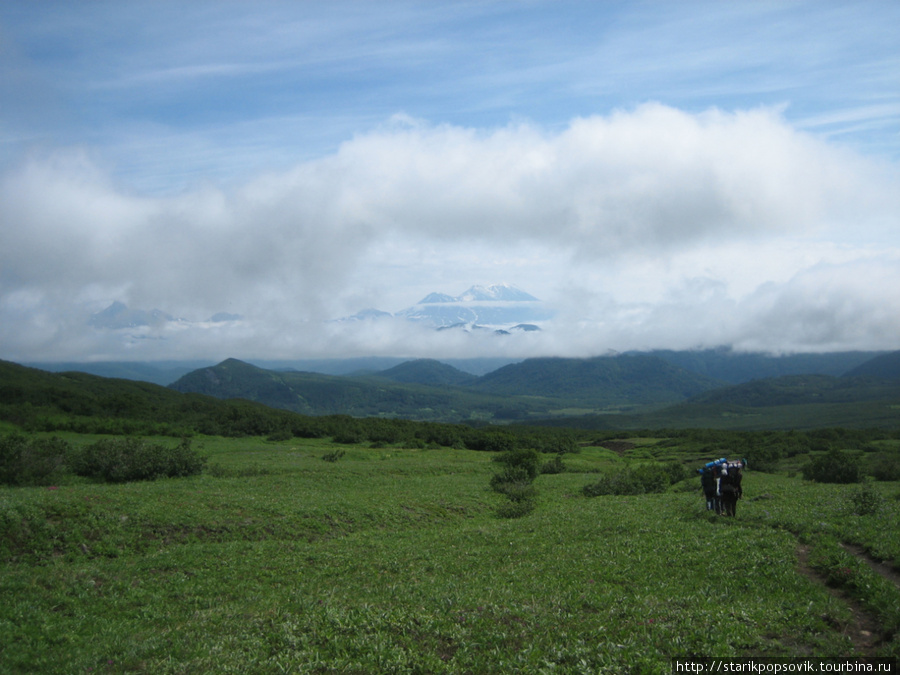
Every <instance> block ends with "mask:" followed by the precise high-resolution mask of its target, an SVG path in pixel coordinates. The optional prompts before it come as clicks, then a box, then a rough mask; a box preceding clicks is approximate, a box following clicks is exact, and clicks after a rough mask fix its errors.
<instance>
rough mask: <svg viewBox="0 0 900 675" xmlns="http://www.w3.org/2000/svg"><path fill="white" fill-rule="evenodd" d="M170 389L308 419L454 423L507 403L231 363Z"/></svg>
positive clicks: (442, 389)
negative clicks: (338, 417)
mask: <svg viewBox="0 0 900 675" xmlns="http://www.w3.org/2000/svg"><path fill="white" fill-rule="evenodd" d="M448 368H449V366H448ZM392 370H394V369H392ZM389 372H390V371H389ZM395 372H396V371H395ZM402 372H403V371H401V376H402ZM407 374H409V371H407ZM170 386H171V388H172V389H175V390H177V391H182V392H196V393H201V394H207V395H210V396H215V397H216V398H223V399H227V398H244V399H248V400H251V401H258V402H260V403H265V404H266V405H269V406H272V407H275V408H282V409H284V410H291V411H294V412H299V413H303V414H307V415H334V414H345V415H353V416H358V417H366V416H389V417H401V418H405V419H417V420H440V421H453V422H456V421H464V420H468V419H473V418H474V419H490V418H492V417H495V416H497V415H499V416H501V417H502V416H503V415H504V414H505V413H504V411H505V409H506V408H507V407H508V405H509V402H508V401H507V399H506V397H501V396H495V395H490V394H483V393H478V392H471V391H466V390H463V389H457V388H452V387H447V386H428V385H423V384H416V383H407V382H395V381H390V380H389V379H388V378H385V377H380V376H377V375H376V376H359V377H346V376H337V375H321V374H319V373H300V372H277V371H272V370H265V369H262V368H257V367H256V366H253V365H250V364H248V363H244V362H242V361H238V360H236V359H228V360H226V361H223V362H222V363H220V364H218V365H216V366H212V367H210V368H202V369H200V370H196V371H194V372H192V373H189V374H187V375H185V376H184V377H182V378H180V379H179V380H178V381H176V382H174V383H173V384H172V385H170ZM547 410H548V409H547V407H546V405H543V406H542V405H539V404H536V403H532V402H525V403H522V407H521V410H519V408H517V411H518V412H519V414H521V415H527V414H528V413H529V412H535V413H537V412H543V413H545V414H546V412H547Z"/></svg>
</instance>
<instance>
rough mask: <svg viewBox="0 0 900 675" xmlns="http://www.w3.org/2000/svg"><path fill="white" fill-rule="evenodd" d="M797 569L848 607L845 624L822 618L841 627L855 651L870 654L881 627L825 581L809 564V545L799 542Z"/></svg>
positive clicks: (831, 618) (855, 602)
mask: <svg viewBox="0 0 900 675" xmlns="http://www.w3.org/2000/svg"><path fill="white" fill-rule="evenodd" d="M797 571H798V572H800V574H802V575H803V576H805V577H807V578H808V579H811V580H812V581H814V582H816V583H818V584H821V585H823V586H825V588H826V589H827V590H828V592H829V593H831V594H832V595H833V596H835V597H836V598H840V600H841V601H843V602H844V603H845V604H846V605H847V607H848V608H849V609H850V614H851V617H852V619H851V621H850V623H848V624H847V625H846V626H841V625H840V624H839V623H838V622H837V621H836V620H835V619H834V618H833V617H822V618H823V620H824V621H825V622H826V623H828V624H830V625H831V626H833V627H834V628H839V629H841V633H843V634H844V635H846V636H847V637H849V638H850V641H851V642H852V643H853V646H854V648H855V649H856V651H857V652H859V653H860V654H862V655H864V656H872V655H874V652H875V647H876V646H877V645H878V643H879V642H880V641H881V638H880V636H881V628H880V626H879V625H878V622H877V621H876V620H875V619H874V618H873V617H872V616H871V615H869V614H868V613H867V612H866V610H865V609H864V608H863V606H862V605H861V604H860V603H859V602H857V601H856V600H855V599H854V598H852V597H850V596H849V595H847V594H846V593H844V592H843V591H841V590H840V589H838V588H833V587H831V586H828V585H827V584H826V583H825V579H823V578H822V576H821V575H819V573H818V572H816V571H815V570H814V569H813V568H812V567H810V565H809V546H806V545H803V544H801V545H800V546H798V547H797Z"/></svg>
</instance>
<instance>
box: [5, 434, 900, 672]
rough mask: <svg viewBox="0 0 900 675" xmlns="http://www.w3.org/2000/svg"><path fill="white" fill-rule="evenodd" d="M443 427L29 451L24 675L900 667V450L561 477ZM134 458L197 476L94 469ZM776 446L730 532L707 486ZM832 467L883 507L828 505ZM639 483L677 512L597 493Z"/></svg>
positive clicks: (592, 458) (632, 455)
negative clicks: (795, 659) (889, 662)
mask: <svg viewBox="0 0 900 675" xmlns="http://www.w3.org/2000/svg"><path fill="white" fill-rule="evenodd" d="M362 428H365V425H362ZM374 428H376V427H373V429H374ZM428 428H429V427H428V426H427V425H426V426H423V427H422V429H417V430H420V431H422V432H423V434H422V436H416V435H413V436H409V437H407V438H405V439H403V440H398V441H395V442H389V441H387V440H383V439H382V440H372V437H371V436H370V435H369V432H366V437H365V439H363V440H360V441H359V442H357V443H337V442H335V440H334V438H329V437H315V438H305V437H292V438H290V439H288V440H267V439H266V438H265V437H261V436H256V437H254V436H247V437H242V438H226V437H221V436H206V435H201V434H194V435H193V437H192V438H191V439H190V442H189V443H188V442H187V441H184V440H178V439H171V438H165V437H151V438H124V437H110V436H105V435H91V434H75V433H72V432H58V433H57V434H56V435H55V436H54V435H52V434H47V433H35V434H31V435H28V436H24V435H22V434H20V433H17V432H14V430H13V429H12V428H11V427H8V431H9V432H10V433H7V434H6V435H5V436H4V437H3V441H2V448H3V472H4V473H3V476H4V480H5V482H6V483H7V486H6V487H2V488H0V557H2V560H3V568H2V572H0V593H2V597H3V603H0V633H2V635H3V636H4V639H3V641H2V643H0V671H2V672H10V673H34V672H40V673H50V674H52V673H76V672H121V673H128V672H153V673H185V672H216V673H238V672H240V673H244V672H254V673H281V672H294V673H329V672H334V673H349V672H360V673H361V672H365V673H382V672H422V673H466V672H497V673H504V672H508V673H515V672H535V673H541V672H548V673H549V672H564V673H581V672H591V673H593V672H622V673H629V672H632V673H665V672H669V669H670V661H669V659H670V658H671V657H673V656H740V655H754V656H760V655H770V656H774V655H778V656H785V655H794V656H808V655H815V656H822V657H825V656H851V655H868V656H893V657H896V656H898V655H900V632H898V631H900V589H898V587H897V584H896V581H892V580H891V578H890V576H882V575H881V574H879V573H878V571H877V569H876V568H874V567H873V566H872V564H871V563H872V561H873V560H877V561H886V563H887V567H888V569H896V567H897V566H900V528H898V525H897V523H898V522H900V499H898V498H900V483H898V482H896V480H893V481H884V480H874V479H873V478H872V477H871V475H870V474H872V473H874V472H875V471H876V470H877V471H882V470H883V469H884V467H885V466H887V465H895V464H896V463H897V462H898V461H900V438H898V435H897V434H896V433H891V432H884V431H868V432H862V431H857V432H852V433H851V432H844V431H841V430H830V431H828V432H827V433H822V434H814V435H812V436H810V435H808V434H797V433H789V432H785V433H779V434H773V433H771V432H767V433H744V434H736V433H732V432H706V431H693V432H671V433H660V432H646V433H644V434H642V435H640V436H623V435H622V434H608V435H603V434H597V433H593V434H590V435H587V436H584V437H580V436H577V435H576V436H572V435H571V434H565V435H563V436H562V437H561V439H560V442H562V443H563V444H567V445H568V447H569V449H570V452H566V453H562V454H561V453H560V452H559V443H555V444H554V443H547V444H546V447H547V448H548V451H547V452H541V451H539V450H537V449H536V446H541V445H542V444H543V441H541V440H540V439H544V441H546V439H547V434H548V433H550V432H547V431H544V430H531V432H528V433H526V431H525V430H519V431H512V430H503V431H498V430H483V431H479V432H478V433H477V434H475V435H473V436H471V437H470V436H467V434H468V433H469V431H467V430H465V429H460V430H459V434H460V437H456V436H453V435H452V434H450V435H448V436H447V437H446V438H445V439H444V440H446V441H447V443H446V444H441V443H440V442H439V441H438V440H436V439H434V438H430V437H429V436H428V434H427V433H426V432H425V430H427V429H428ZM472 431H473V433H474V431H477V430H472ZM426 438H427V440H426ZM415 439H420V440H422V443H415V442H412V441H414V440H415ZM461 439H462V442H460V440H461ZM467 442H468V443H470V444H471V446H472V447H468V445H467ZM454 446H456V447H454ZM127 448H133V449H136V450H134V452H133V453H132V454H133V455H135V456H141V457H145V459H144V465H151V466H157V467H158V466H163V465H165V462H164V461H163V459H164V458H170V463H171V464H172V465H173V466H179V467H185V466H186V467H189V470H184V471H175V472H172V473H170V472H168V471H166V470H162V469H158V468H157V469H153V470H150V471H145V472H142V473H141V474H140V475H137V474H134V475H132V474H128V473H127V472H125V474H124V475H123V473H122V472H120V471H106V470H91V471H87V470H83V468H79V467H84V466H86V465H91V463H90V462H87V461H86V460H85V458H86V457H95V458H100V459H103V458H108V457H110V456H112V457H114V458H117V461H118V462H119V463H121V462H124V460H123V459H122V456H123V455H125V454H127V452H126V449H127ZM731 448H734V450H733V451H732V450H731ZM756 448H764V449H765V452H763V453H761V454H760V457H765V458H766V461H761V466H762V467H763V468H765V469H766V471H753V464H752V462H751V464H750V469H749V470H748V472H747V474H746V476H745V479H744V488H745V493H746V497H745V499H744V500H743V501H742V503H741V505H740V508H739V511H738V516H737V518H733V519H732V518H722V517H716V516H713V515H710V513H709V512H707V511H706V510H705V505H704V500H703V499H702V496H701V494H700V492H699V481H698V479H697V478H696V474H695V473H692V472H693V470H694V469H695V468H696V467H698V466H700V465H701V464H702V463H703V462H705V461H706V460H707V459H709V458H715V457H719V456H722V455H729V456H734V457H737V456H739V455H742V454H748V455H749V454H752V453H751V451H753V450H754V449H756ZM834 448H837V449H838V450H840V451H841V452H843V453H844V455H845V459H847V458H849V461H851V462H855V465H856V467H857V469H858V477H859V479H860V482H854V483H843V482H824V480H818V479H817V480H810V479H809V477H808V476H807V473H806V469H808V468H809V466H811V465H815V464H816V460H817V459H818V458H820V457H827V456H829V453H831V452H832V451H833V449H834ZM758 454H759V453H758ZM147 456H150V457H153V458H155V459H154V460H153V461H150V460H147V459H146V457H147ZM329 456H330V457H333V458H334V461H322V459H325V458H327V457H329ZM173 458H174V460H177V461H174V460H173ZM98 462H99V460H98ZM154 462H156V463H154ZM32 463H33V464H34V465H35V466H37V467H44V468H43V469H40V470H39V469H37V468H34V466H32ZM99 463H100V464H101V465H103V466H105V464H103V462H99ZM111 464H112V465H116V466H117V465H118V464H116V462H111ZM548 464H550V465H551V469H550V470H549V471H544V470H543V469H544V467H546V466H547V465H548ZM197 467H199V470H194V469H197ZM47 468H49V470H45V469H47ZM79 474H80V475H79ZM125 475H127V477H125ZM841 475H842V476H843V474H841ZM642 477H643V478H642ZM139 478H140V479H143V480H138V479H139ZM818 478H820V479H821V478H822V477H821V476H819V477H818ZM629 483H637V484H645V485H650V486H651V487H652V489H649V490H632V489H627V490H626V489H623V490H618V489H610V490H591V489H589V488H590V486H597V485H599V484H609V485H626V486H627V485H628V484H629ZM635 492H639V493H640V494H634V493H635ZM588 494H596V495H598V496H592V497H589V496H586V495H588ZM510 516H516V517H510ZM861 617H863V618H864V619H865V621H864V623H861Z"/></svg>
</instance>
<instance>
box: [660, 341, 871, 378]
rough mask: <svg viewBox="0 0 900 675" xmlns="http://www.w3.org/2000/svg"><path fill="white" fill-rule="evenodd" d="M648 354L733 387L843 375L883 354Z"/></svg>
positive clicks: (716, 351)
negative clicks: (786, 378)
mask: <svg viewBox="0 0 900 675" xmlns="http://www.w3.org/2000/svg"><path fill="white" fill-rule="evenodd" d="M647 354H648V355H650V356H657V357H659V358H661V359H663V360H665V361H667V362H669V363H671V364H673V365H676V366H678V367H680V368H684V369H685V370H690V371H691V372H694V373H699V374H701V375H706V376H707V377H711V378H713V379H716V380H722V381H725V382H729V383H731V384H740V383H741V382H749V381H751V380H761V379H765V378H770V377H782V376H785V375H833V376H838V375H844V374H845V373H847V371H849V370H851V369H853V368H856V367H857V366H860V365H861V364H863V363H866V362H868V361H870V360H871V359H872V358H873V357H878V356H881V355H882V354H883V352H860V351H853V352H828V353H822V354H765V353H759V352H737V351H733V350H731V349H724V348H723V349H698V350H688V351H673V350H668V349H660V350H656V351H652V352H647ZM859 374H863V373H859ZM869 374H872V373H869Z"/></svg>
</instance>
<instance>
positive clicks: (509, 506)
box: [497, 499, 535, 518]
mask: <svg viewBox="0 0 900 675" xmlns="http://www.w3.org/2000/svg"><path fill="white" fill-rule="evenodd" d="M534 507H535V502H534V500H533V499H523V500H520V501H508V502H503V503H502V504H501V505H500V506H498V507H497V517H498V518H521V517H522V516H527V515H528V514H529V513H531V512H532V511H534Z"/></svg>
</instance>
